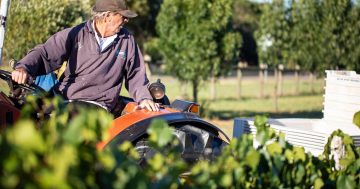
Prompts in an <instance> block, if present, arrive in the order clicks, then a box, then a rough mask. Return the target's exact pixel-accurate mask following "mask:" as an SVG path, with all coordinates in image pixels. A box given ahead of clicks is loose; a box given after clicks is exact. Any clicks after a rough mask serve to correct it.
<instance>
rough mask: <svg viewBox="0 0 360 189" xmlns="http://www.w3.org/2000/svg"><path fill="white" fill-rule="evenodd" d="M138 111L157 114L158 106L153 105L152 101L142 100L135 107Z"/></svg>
mask: <svg viewBox="0 0 360 189" xmlns="http://www.w3.org/2000/svg"><path fill="white" fill-rule="evenodd" d="M137 108H138V109H147V110H149V111H153V112H157V111H159V110H160V106H159V104H157V103H155V102H154V101H152V100H149V99H144V100H142V101H141V102H140V103H139V105H138V106H137Z"/></svg>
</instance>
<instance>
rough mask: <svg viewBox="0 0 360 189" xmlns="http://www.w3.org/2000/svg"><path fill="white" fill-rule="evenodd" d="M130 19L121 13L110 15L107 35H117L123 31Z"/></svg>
mask: <svg viewBox="0 0 360 189" xmlns="http://www.w3.org/2000/svg"><path fill="white" fill-rule="evenodd" d="M128 20H129V19H128V18H126V17H124V16H122V15H121V14H119V13H110V15H109V17H108V22H107V33H108V35H109V36H111V35H115V34H116V33H118V32H119V31H120V29H121V26H123V25H124V24H125V23H126V22H128Z"/></svg>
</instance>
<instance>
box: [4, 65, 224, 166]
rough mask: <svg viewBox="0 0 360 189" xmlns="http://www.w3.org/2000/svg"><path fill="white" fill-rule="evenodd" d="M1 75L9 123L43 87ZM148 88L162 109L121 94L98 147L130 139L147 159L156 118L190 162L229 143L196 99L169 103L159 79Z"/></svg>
mask: <svg viewBox="0 0 360 189" xmlns="http://www.w3.org/2000/svg"><path fill="white" fill-rule="evenodd" d="M0 78H1V79H2V80H4V81H6V82H7V83H8V85H9V88H10V92H9V94H5V93H4V92H2V91H0V125H1V127H6V126H9V125H12V124H13V123H14V122H16V120H17V119H19V117H20V109H21V107H22V106H23V105H24V104H25V103H26V98H25V97H26V96H27V95H31V94H34V93H39V92H42V91H43V90H42V89H41V88H39V87H38V86H36V85H23V84H17V83H15V82H13V81H12V79H11V73H10V72H7V71H4V70H0ZM149 91H150V92H151V94H152V96H153V98H154V101H155V102H158V103H159V104H160V107H161V108H160V111H159V112H151V111H147V110H145V109H141V110H139V109H137V108H136V106H137V104H136V103H135V102H134V101H133V100H132V99H131V98H128V97H123V96H119V100H118V105H117V108H116V109H117V110H116V113H114V116H115V119H114V120H113V122H112V126H111V127H110V129H109V130H108V132H109V135H108V138H107V139H106V140H104V141H99V142H98V144H97V148H98V149H100V150H101V149H104V148H107V147H111V146H114V145H115V146H116V145H120V144H121V143H123V142H124V141H130V142H132V143H133V145H134V146H135V148H136V150H137V151H138V152H139V154H140V156H141V158H142V159H147V158H148V157H150V156H151V155H152V154H153V151H152V149H151V147H149V145H148V140H147V138H148V134H147V128H148V127H149V125H150V123H151V121H152V120H154V119H163V120H165V121H166V122H167V123H168V125H169V126H170V127H171V128H172V130H173V134H174V135H175V136H176V137H175V138H177V139H178V140H179V143H180V145H181V148H182V154H181V155H182V158H183V159H184V160H185V161H187V162H196V161H197V160H199V159H210V160H211V159H214V158H215V157H216V156H218V155H219V154H220V153H221V150H222V148H223V147H224V146H226V145H227V144H228V142H229V138H228V137H227V136H226V134H225V133H224V132H223V131H222V130H220V129H219V128H218V127H216V126H214V125H213V124H211V123H209V122H207V121H205V120H203V119H201V118H200V117H199V105H198V104H197V103H193V102H188V101H182V100H175V101H174V102H172V103H170V102H169V100H168V98H167V97H166V95H165V86H164V85H163V84H162V83H161V82H160V80H158V81H157V82H155V83H152V84H151V85H150V86H149ZM50 114H51V113H50ZM34 119H36V117H35V118H34Z"/></svg>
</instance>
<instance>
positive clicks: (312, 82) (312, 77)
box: [310, 72, 315, 94]
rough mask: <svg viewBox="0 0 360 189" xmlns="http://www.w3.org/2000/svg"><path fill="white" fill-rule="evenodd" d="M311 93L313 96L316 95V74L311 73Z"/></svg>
mask: <svg viewBox="0 0 360 189" xmlns="http://www.w3.org/2000/svg"><path fill="white" fill-rule="evenodd" d="M310 92H311V94H314V93H315V89H314V73H313V72H310Z"/></svg>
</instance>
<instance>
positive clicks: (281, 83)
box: [278, 64, 284, 96]
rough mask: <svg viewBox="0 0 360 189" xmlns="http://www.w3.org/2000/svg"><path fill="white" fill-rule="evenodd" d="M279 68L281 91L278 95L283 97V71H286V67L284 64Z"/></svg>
mask: <svg viewBox="0 0 360 189" xmlns="http://www.w3.org/2000/svg"><path fill="white" fill-rule="evenodd" d="M278 68H279V72H278V73H279V90H278V94H279V96H282V95H283V84H284V79H283V71H284V65H283V64H279V66H278Z"/></svg>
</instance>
